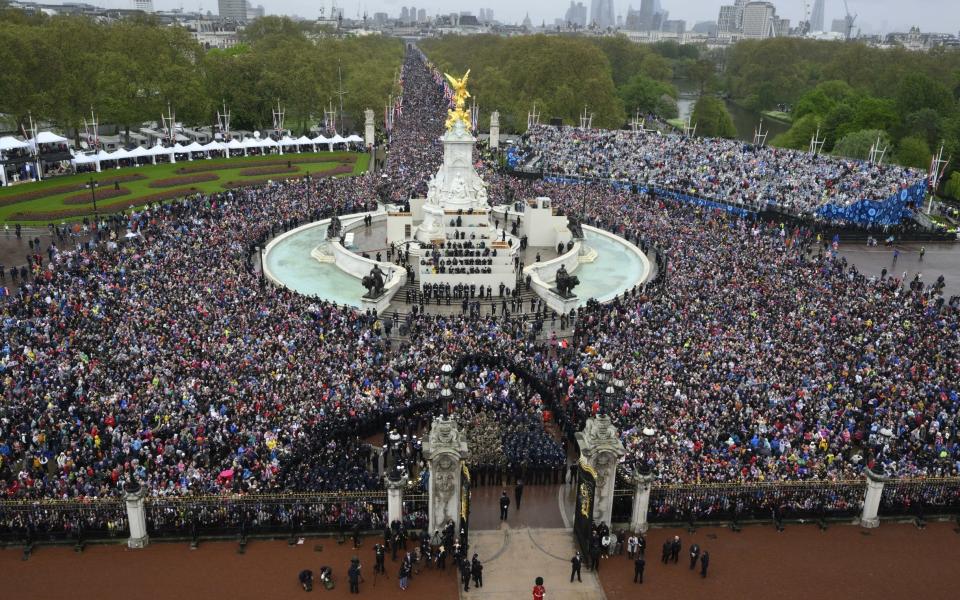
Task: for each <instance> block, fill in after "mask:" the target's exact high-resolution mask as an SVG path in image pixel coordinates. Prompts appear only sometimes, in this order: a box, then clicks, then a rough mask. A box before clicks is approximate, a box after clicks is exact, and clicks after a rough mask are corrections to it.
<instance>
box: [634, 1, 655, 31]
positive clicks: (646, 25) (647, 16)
mask: <svg viewBox="0 0 960 600" xmlns="http://www.w3.org/2000/svg"><path fill="white" fill-rule="evenodd" d="M654 3H655V0H641V1H640V15H639V18H640V22H639V23H638V27H637V31H650V30H651V29H652V27H653V13H654V11H655V6H654Z"/></svg>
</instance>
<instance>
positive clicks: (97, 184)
mask: <svg viewBox="0 0 960 600" xmlns="http://www.w3.org/2000/svg"><path fill="white" fill-rule="evenodd" d="M87 187H88V188H90V199H91V200H93V218H94V225H97V226H99V223H100V215H99V213H98V212H97V188H98V187H100V182H98V181H95V180H94V179H93V177H91V178H90V181H88V182H87Z"/></svg>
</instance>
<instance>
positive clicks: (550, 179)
mask: <svg viewBox="0 0 960 600" xmlns="http://www.w3.org/2000/svg"><path fill="white" fill-rule="evenodd" d="M508 165H509V163H508ZM509 166H511V169H514V170H513V171H512V174H517V173H519V171H517V170H515V169H516V166H515V165H509ZM542 179H543V181H545V182H547V183H559V184H565V185H578V184H600V185H608V186H612V187H614V188H616V189H624V190H635V191H637V192H642V193H646V192H653V193H656V194H657V195H659V196H666V197H669V198H673V199H675V200H680V201H683V202H689V203H691V204H696V205H698V206H703V207H707V208H711V209H717V210H724V211H727V212H729V213H732V214H736V215H739V216H742V217H747V216H756V215H758V214H759V213H761V212H777V213H782V214H784V215H789V216H792V217H795V218H804V219H810V218H815V219H819V220H821V221H824V222H832V223H844V224H847V225H856V226H862V227H870V228H876V227H894V226H897V225H899V224H901V223H902V222H903V220H904V219H905V218H907V217H908V216H909V215H910V214H911V211H912V210H913V208H915V207H920V206H922V205H923V202H924V198H925V197H926V192H927V184H928V182H927V180H926V179H922V180H920V181H917V182H915V183H914V184H913V185H911V186H909V187H906V188H903V189H901V190H900V191H898V192H897V193H895V194H893V195H891V196H890V197H889V198H887V199H885V200H859V201H856V202H850V203H844V204H835V203H829V202H828V203H825V204H823V205H821V206H819V207H817V209H816V210H814V211H813V212H800V211H796V210H790V209H788V208H786V207H784V206H782V205H780V204H779V203H778V202H776V201H775V200H772V199H768V200H767V201H766V203H765V204H764V205H746V204H739V203H732V202H725V201H723V200H720V199H717V198H707V197H703V196H700V195H698V194H696V193H694V192H692V191H690V190H673V189H668V188H663V187H659V186H647V185H643V184H633V183H630V182H628V181H621V180H611V179H604V178H600V177H581V176H571V175H555V174H549V173H543V174H542Z"/></svg>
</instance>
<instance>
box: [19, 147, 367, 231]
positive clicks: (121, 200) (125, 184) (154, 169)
mask: <svg viewBox="0 0 960 600" xmlns="http://www.w3.org/2000/svg"><path fill="white" fill-rule="evenodd" d="M318 158H324V159H327V158H329V159H330V160H329V161H324V162H299V164H298V161H304V160H310V159H313V160H316V159H318ZM350 158H355V159H356V162H355V163H353V164H352V165H351V166H352V167H353V170H352V173H348V174H345V175H351V174H352V175H357V174H359V173H363V172H366V170H367V166H368V163H369V160H370V157H369V155H368V154H358V153H353V152H332V153H331V152H318V153H303V154H285V155H284V156H278V155H270V156H262V157H248V158H241V157H237V158H233V159H215V160H194V161H192V162H188V161H180V162H177V163H176V164H161V165H148V166H143V167H126V168H122V169H111V170H106V169H105V170H104V171H103V172H102V173H85V174H80V175H69V176H65V177H54V178H51V179H46V180H44V181H41V182H39V183H22V184H19V185H15V186H9V187H4V188H0V222H7V223H22V224H24V225H38V224H39V225H45V224H46V223H48V222H50V219H43V220H35V219H34V220H30V219H24V218H22V215H23V214H25V213H31V212H33V213H39V212H43V213H52V212H57V211H67V210H70V211H74V212H78V211H79V212H83V213H84V214H87V215H92V214H93V204H92V202H91V203H86V204H65V203H64V200H65V199H66V198H68V197H71V196H78V195H82V194H86V195H87V196H89V195H90V192H89V190H88V189H79V190H78V189H74V190H71V191H69V192H60V193H55V194H53V195H49V196H44V197H42V198H33V199H25V200H22V201H15V202H13V203H12V204H5V205H4V203H5V201H11V200H13V197H14V196H18V195H22V194H26V193H38V192H42V191H43V190H45V189H51V190H52V189H55V188H62V187H65V186H76V187H79V186H82V185H84V184H86V183H87V182H88V181H89V180H90V177H91V176H92V177H93V178H94V180H95V181H97V182H98V183H99V184H100V187H99V188H98V189H99V190H103V192H102V193H103V194H104V195H108V194H109V193H110V192H112V191H113V188H114V179H115V178H117V177H123V176H129V175H132V174H139V175H142V176H144V178H143V179H138V180H136V181H121V182H120V183H119V185H120V187H121V188H122V189H127V190H129V192H130V193H129V194H125V195H121V196H116V197H113V198H98V199H97V208H98V210H99V211H100V213H101V214H106V213H112V212H117V211H119V210H121V209H124V208H126V207H128V206H130V205H134V206H137V205H138V199H142V198H147V197H149V196H153V195H156V194H161V193H164V192H168V193H169V192H171V191H172V190H181V191H183V192H184V193H192V192H206V193H210V192H221V191H224V190H225V189H227V188H226V187H224V184H226V183H228V182H233V183H234V184H236V183H242V182H244V181H251V182H253V181H259V180H263V179H265V178H272V179H279V178H289V177H302V176H304V175H306V174H307V173H311V174H319V173H323V172H324V171H329V170H332V169H334V168H336V167H340V166H343V165H348V164H350V163H347V162H345V161H344V159H350ZM277 160H282V161H284V163H283V165H282V167H286V161H287V160H289V161H290V162H291V165H292V167H293V169H294V170H293V171H292V172H290V173H282V174H277V175H275V176H271V175H264V174H249V175H241V174H240V172H241V171H242V170H244V169H249V168H256V167H257V164H256V163H262V162H265V161H277ZM238 163H239V164H238ZM250 163H254V164H250ZM219 165H223V168H222V169H216V170H213V171H204V172H203V174H209V173H213V174H215V175H216V176H217V179H215V180H212V181H201V182H188V183H183V184H178V185H174V186H170V187H166V188H156V187H150V183H151V182H152V181H156V180H159V179H167V178H173V177H189V176H190V174H180V173H177V172H176V171H177V170H178V169H181V168H187V169H189V168H190V167H194V166H197V167H199V166H204V167H217V166H219ZM338 176H340V175H338ZM146 201H149V199H148V200H146ZM142 203H144V201H143V200H141V201H140V204H142ZM120 204H122V206H119V207H118V205H120ZM18 214H19V216H18ZM82 218H83V215H80V214H77V215H71V216H64V217H57V218H55V219H54V220H55V221H62V220H67V221H70V220H79V219H82Z"/></svg>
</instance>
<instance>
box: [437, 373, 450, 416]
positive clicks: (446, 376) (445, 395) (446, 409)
mask: <svg viewBox="0 0 960 600" xmlns="http://www.w3.org/2000/svg"><path fill="white" fill-rule="evenodd" d="M440 372H441V373H443V376H442V377H443V389H442V390H440V397H441V398H442V399H443V416H445V417H449V416H450V397H451V396H453V392H452V391H451V390H450V384H451V382H452V381H453V379H452V377H451V374H452V373H453V367H452V366H451V365H450V363H443V366H441V367H440Z"/></svg>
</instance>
